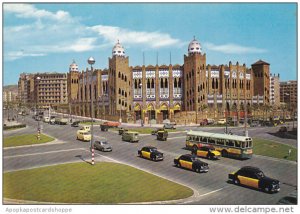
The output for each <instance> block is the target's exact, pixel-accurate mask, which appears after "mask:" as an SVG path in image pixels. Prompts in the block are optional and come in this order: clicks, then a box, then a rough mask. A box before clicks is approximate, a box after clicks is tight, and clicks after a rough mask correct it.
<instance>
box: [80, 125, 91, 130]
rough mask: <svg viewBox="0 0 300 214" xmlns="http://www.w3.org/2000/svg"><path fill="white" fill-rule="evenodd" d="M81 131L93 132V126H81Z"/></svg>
mask: <svg viewBox="0 0 300 214" xmlns="http://www.w3.org/2000/svg"><path fill="white" fill-rule="evenodd" d="M80 130H84V131H88V132H89V131H91V126H88V125H80Z"/></svg>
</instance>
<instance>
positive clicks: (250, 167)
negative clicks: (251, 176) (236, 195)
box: [241, 166, 261, 172]
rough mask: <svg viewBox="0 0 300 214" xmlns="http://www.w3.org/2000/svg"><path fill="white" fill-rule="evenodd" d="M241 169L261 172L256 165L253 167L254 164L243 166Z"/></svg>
mask: <svg viewBox="0 0 300 214" xmlns="http://www.w3.org/2000/svg"><path fill="white" fill-rule="evenodd" d="M241 169H242V170H248V171H253V172H261V170H260V169H259V168H258V167H254V166H243V167H242V168H241Z"/></svg>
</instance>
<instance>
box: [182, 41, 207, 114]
mask: <svg viewBox="0 0 300 214" xmlns="http://www.w3.org/2000/svg"><path fill="white" fill-rule="evenodd" d="M183 77H184V91H183V92H184V104H183V105H184V106H183V107H184V110H185V111H196V112H198V111H200V110H201V106H202V105H206V104H207V97H206V95H207V93H206V91H207V89H206V88H207V87H206V54H203V53H202V48H201V44H200V43H199V42H198V41H197V40H196V39H195V38H194V39H193V40H192V41H191V42H190V44H189V47H188V56H186V55H184V71H183Z"/></svg>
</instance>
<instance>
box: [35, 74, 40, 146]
mask: <svg viewBox="0 0 300 214" xmlns="http://www.w3.org/2000/svg"><path fill="white" fill-rule="evenodd" d="M40 79H41V78H40V77H37V78H36V80H37V84H36V98H35V114H36V115H38V114H37V112H38V111H37V99H38V95H39V91H38V87H39V80H40ZM36 118H37V139H38V140H40V133H41V129H40V118H39V115H38V117H36Z"/></svg>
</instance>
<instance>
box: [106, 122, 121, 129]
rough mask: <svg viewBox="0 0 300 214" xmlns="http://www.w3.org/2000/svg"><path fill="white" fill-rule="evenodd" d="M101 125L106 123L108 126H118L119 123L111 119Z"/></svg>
mask: <svg viewBox="0 0 300 214" xmlns="http://www.w3.org/2000/svg"><path fill="white" fill-rule="evenodd" d="M102 125H107V126H108V127H109V128H118V126H119V125H120V123H119V122H113V121H106V122H104V123H103V124H102Z"/></svg>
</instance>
